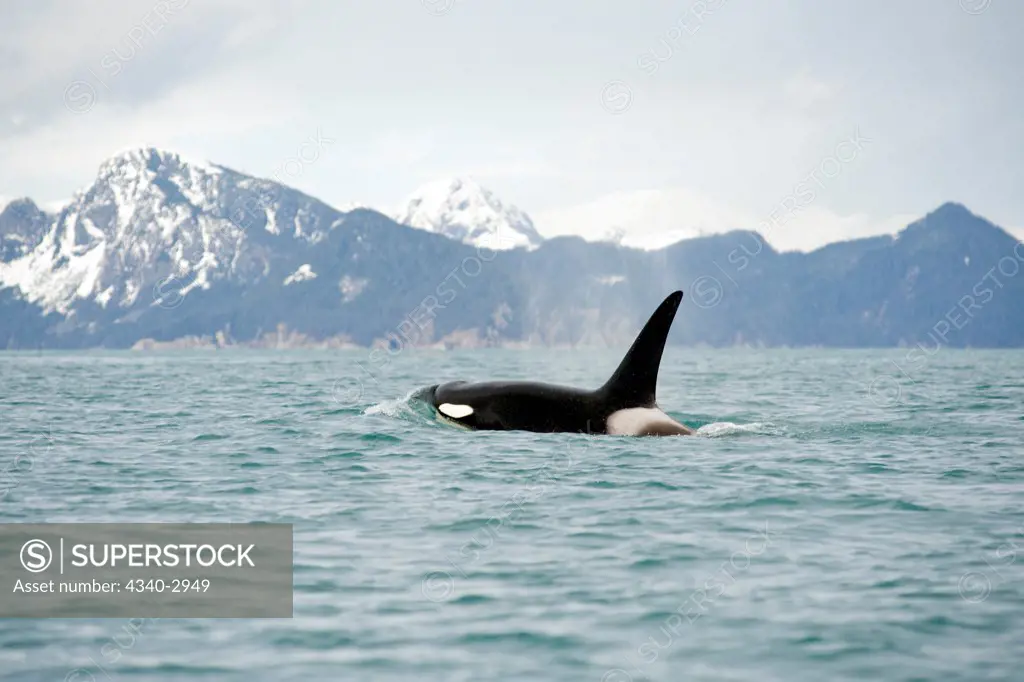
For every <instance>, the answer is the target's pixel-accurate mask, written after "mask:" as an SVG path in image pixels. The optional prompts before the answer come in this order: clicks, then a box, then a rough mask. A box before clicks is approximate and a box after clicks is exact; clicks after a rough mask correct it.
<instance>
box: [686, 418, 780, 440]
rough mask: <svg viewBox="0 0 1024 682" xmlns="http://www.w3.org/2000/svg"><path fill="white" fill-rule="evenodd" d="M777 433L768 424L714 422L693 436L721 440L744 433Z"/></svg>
mask: <svg viewBox="0 0 1024 682" xmlns="http://www.w3.org/2000/svg"><path fill="white" fill-rule="evenodd" d="M777 431H778V429H776V428H775V427H773V426H772V424H770V423H769V422H754V423H753V424H734V423H733V422H714V423H712V424H705V425H704V426H702V427H700V428H699V429H697V432H696V433H695V434H694V435H696V436H704V437H705V438H722V437H723V436H736V435H740V434H746V433H776V432H777Z"/></svg>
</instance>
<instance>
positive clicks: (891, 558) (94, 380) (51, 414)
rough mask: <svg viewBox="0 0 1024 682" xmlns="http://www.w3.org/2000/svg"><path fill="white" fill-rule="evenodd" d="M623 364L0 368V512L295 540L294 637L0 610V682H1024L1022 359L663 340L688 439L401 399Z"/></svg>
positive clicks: (218, 625)
mask: <svg viewBox="0 0 1024 682" xmlns="http://www.w3.org/2000/svg"><path fill="white" fill-rule="evenodd" d="M618 360H619V356H618V353H617V352H612V351H607V352H604V351H600V352H598V351H577V352H570V351H505V350H501V351H499V350H493V351H474V352H457V353H456V352H453V353H442V352H432V351H422V352H413V351H407V352H403V353H399V354H397V355H396V356H394V357H393V358H390V359H388V361H387V364H386V365H383V364H382V361H381V359H380V358H379V357H378V356H373V357H371V356H370V355H369V353H368V352H366V351H344V352H327V351H317V352H314V351H309V352H276V353H270V352H241V351H239V352H188V353H184V352H183V353H167V354H135V353H127V352H125V353H112V352H111V353H106V352H104V353H80V354H41V355H36V354H23V353H8V354H0V402H2V404H0V410H2V412H0V475H2V477H3V478H0V495H2V496H3V499H2V500H0V521H2V522H5V523H11V522H62V521H80V522H86V521H89V522H107V521H136V522H137V521H154V522H156V521H161V522H170V521H175V522H200V521H219V522H249V521H271V522H283V523H290V524H294V529H295V553H294V560H295V574H294V586H295V617H294V619H291V620H156V621H146V622H144V623H143V624H142V625H141V626H140V627H139V629H140V630H141V632H139V633H138V634H135V635H132V634H131V633H130V631H129V630H127V629H126V626H127V621H118V620H50V621H44V620H35V621H33V620H20V621H19V620H0V679H2V680H19V681H20V680H26V681H27V680H85V681H89V680H93V679H95V680H126V681H127V680H132V681H136V680H138V681H141V680H153V681H157V680H160V681H165V680H182V679H190V680H218V681H221V680H224V681H238V682H241V681H243V680H245V681H250V680H268V681H270V680H275V681H277V680H437V681H442V680H443V681H458V680H466V681H468V680H485V679H488V680H524V681H525V680H566V681H569V680H572V681H578V680H594V682H598V681H600V680H604V681H605V682H629V681H630V680H644V679H650V680H668V681H673V682H675V681H679V680H687V681H698V680H780V681H781V680H786V681H792V680H808V681H811V680H813V681H815V682H820V681H822V680H863V679H874V680H885V681H888V680H907V681H909V680H972V681H975V680H983V679H985V680H1019V679H1022V678H1021V670H1022V669H1024V569H1022V566H1024V353H1021V352H995V351H990V352H981V351H953V350H946V349H943V350H941V351H939V352H936V353H935V354H934V355H932V356H927V357H920V356H914V357H911V358H908V355H907V352H906V351H895V350H893V351H797V350H785V351H784V350H775V351H756V350H728V351H712V350H692V349H681V348H670V349H669V350H668V351H667V352H666V357H665V361H664V363H663V366H662V373H661V379H660V382H659V395H658V397H659V402H660V403H661V404H662V406H663V407H664V408H665V409H666V411H668V412H669V413H671V414H672V415H673V416H674V417H676V418H678V419H680V420H682V421H684V422H685V423H687V424H690V425H693V426H697V427H699V428H700V431H699V435H698V436H697V437H684V438H680V437H677V438H665V439H653V438H645V439H636V438H614V437H606V436H599V437H590V436H582V435H564V434H559V435H536V434H529V433H475V432H468V431H463V430H459V429H456V428H452V427H449V426H445V425H442V424H440V423H438V422H436V421H434V420H433V418H432V415H431V414H430V413H429V411H425V410H423V409H421V408H418V407H417V406H416V405H414V404H410V403H409V402H408V401H406V400H403V397H404V396H406V395H408V394H409V393H410V391H412V390H413V389H416V388H418V387H420V386H424V385H427V384H430V383H436V382H438V381H445V380H450V379H458V378H463V379H468V380H474V379H497V378H509V379H528V378H534V379H542V380H546V381H552V382H559V383H568V384H575V385H581V386H593V385H598V384H600V383H601V382H603V381H604V379H605V378H606V377H607V375H608V374H610V373H611V371H612V369H614V367H615V365H616V364H617V362H618ZM254 598H258V597H254ZM112 642H113V643H114V644H113V646H111V644H112ZM115 654H116V656H115Z"/></svg>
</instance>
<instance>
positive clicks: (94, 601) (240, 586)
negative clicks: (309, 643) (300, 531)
mask: <svg viewBox="0 0 1024 682" xmlns="http://www.w3.org/2000/svg"><path fill="white" fill-rule="evenodd" d="M292 546H293V545H292V526H291V525H289V524H228V523H209V524H207V523H196V524H189V523H177V524H175V523H125V524H120V523H55V524H0V618H291V617H292V598H293V593H292Z"/></svg>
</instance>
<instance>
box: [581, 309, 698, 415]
mask: <svg viewBox="0 0 1024 682" xmlns="http://www.w3.org/2000/svg"><path fill="white" fill-rule="evenodd" d="M682 300H683V292H681V291H674V292H672V293H671V294H669V296H668V298H666V299H665V300H664V301H662V303H661V305H660V306H658V309H657V310H655V311H654V314H653V315H651V319H649V320H647V324H645V325H644V328H643V329H642V330H640V334H639V335H638V336H637V337H636V340H635V341H633V345H632V346H630V347H629V350H628V351H627V352H626V356H625V357H624V358H622V362H620V363H619V367H618V369H616V370H615V373H614V374H612V377H611V379H609V380H608V381H607V382H605V385H604V386H602V387H601V389H600V390H601V392H603V393H604V394H605V395H606V396H608V398H610V399H612V400H614V401H615V402H617V403H620V404H622V405H623V406H626V407H653V406H654V404H655V390H656V389H657V386H658V368H659V367H660V366H661V354H662V352H663V351H664V350H665V340H666V339H667V338H668V332H669V330H670V329H671V328H672V320H674V319H675V317H676V310H678V309H679V304H680V302H682Z"/></svg>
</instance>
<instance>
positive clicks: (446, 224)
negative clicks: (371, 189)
mask: <svg viewBox="0 0 1024 682" xmlns="http://www.w3.org/2000/svg"><path fill="white" fill-rule="evenodd" d="M392 217H393V218H394V219H395V221H396V222H399V223H403V224H405V225H409V226H411V227H416V228H419V229H421V230H427V231H428V232H436V233H437V234H442V235H444V236H446V237H449V238H451V239H454V240H456V241H460V242H464V243H466V244H471V245H473V246H482V247H486V248H491V249H512V248H516V247H527V248H534V247H537V246H539V245H540V243H541V242H542V241H544V238H543V237H541V235H540V233H539V232H537V229H536V228H535V227H534V226H533V221H532V220H531V219H530V216H528V215H526V213H525V212H523V211H522V210H520V209H519V208H517V207H516V206H513V205H511V204H505V203H503V202H502V201H501V200H500V199H498V198H497V197H496V196H495V195H494V193H493V192H491V191H490V190H488V189H486V188H484V187H481V186H480V184H479V183H477V182H476V181H475V180H473V179H471V178H450V179H445V180H436V181H434V182H429V183H427V184H425V185H423V186H422V187H420V188H419V189H418V190H416V191H415V192H413V193H412V195H411V196H409V198H408V199H406V201H405V202H404V203H403V204H402V206H401V207H400V208H399V209H398V211H396V212H395V213H394V214H393V215H392Z"/></svg>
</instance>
